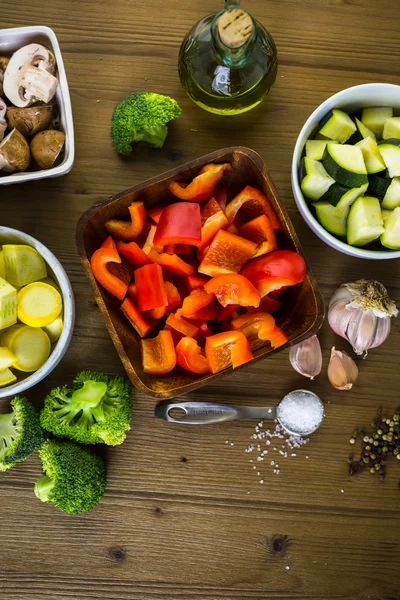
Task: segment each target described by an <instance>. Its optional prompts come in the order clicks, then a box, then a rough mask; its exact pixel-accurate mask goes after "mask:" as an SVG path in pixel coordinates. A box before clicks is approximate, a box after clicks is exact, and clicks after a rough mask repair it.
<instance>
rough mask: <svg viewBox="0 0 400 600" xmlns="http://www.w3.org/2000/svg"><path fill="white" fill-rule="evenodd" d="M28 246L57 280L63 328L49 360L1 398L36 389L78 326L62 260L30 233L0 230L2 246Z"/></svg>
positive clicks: (3, 389) (4, 390) (7, 388)
mask: <svg viewBox="0 0 400 600" xmlns="http://www.w3.org/2000/svg"><path fill="white" fill-rule="evenodd" d="M7 243H8V244H25V245H27V246H32V248H35V249H36V250H37V251H38V252H39V254H40V255H41V256H42V257H43V259H44V261H45V262H46V265H47V272H48V275H49V277H51V278H52V279H54V280H55V281H56V282H57V283H58V286H59V288H60V290H61V295H62V299H63V309H64V327H63V330H62V333H61V336H60V338H59V340H58V341H57V342H56V344H55V346H54V348H53V350H52V352H51V354H50V356H49V358H48V359H47V361H46V362H45V363H44V365H42V366H41V367H40V369H38V370H37V371H35V372H34V373H32V374H30V375H28V376H27V377H26V378H25V379H22V380H20V381H18V382H17V383H14V384H12V385H8V386H5V387H0V398H5V397H7V396H15V395H16V394H21V393H22V392H23V391H25V390H27V389H29V388H31V387H33V386H34V385H36V384H37V383H39V381H41V380H42V379H44V378H45V377H47V375H49V373H51V372H52V371H53V369H55V368H56V366H57V365H58V363H59V362H60V360H61V359H62V357H63V356H64V354H65V353H66V351H67V349H68V346H69V344H70V341H71V338H72V334H73V331H74V325H75V301H74V293H73V291H72V287H71V284H70V281H69V279H68V276H67V274H66V272H65V270H64V267H63V266H62V265H61V263H60V262H59V260H58V259H57V258H56V257H55V256H54V254H53V253H52V252H50V250H49V249H48V248H46V246H44V245H43V244H42V243H41V242H39V241H38V240H36V239H35V238H33V237H31V236H30V235H28V234H27V233H23V232H22V231H18V229H11V228H9V227H0V245H2V244H7Z"/></svg>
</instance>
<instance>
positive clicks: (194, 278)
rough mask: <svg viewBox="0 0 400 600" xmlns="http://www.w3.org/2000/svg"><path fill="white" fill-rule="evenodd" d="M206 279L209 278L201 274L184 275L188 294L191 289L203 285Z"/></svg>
mask: <svg viewBox="0 0 400 600" xmlns="http://www.w3.org/2000/svg"><path fill="white" fill-rule="evenodd" d="M207 281H209V278H208V277H204V276H202V275H189V276H188V277H184V284H185V287H186V289H187V291H188V292H189V294H190V292H192V291H193V290H195V289H197V288H201V287H203V286H204V284H205V283H207Z"/></svg>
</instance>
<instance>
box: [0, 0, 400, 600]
mask: <svg viewBox="0 0 400 600" xmlns="http://www.w3.org/2000/svg"><path fill="white" fill-rule="evenodd" d="M220 5H221V2H218V1H216V0H215V1H214V0H213V1H212V0H202V1H200V0H193V1H192V2H188V3H186V4H185V5H184V7H183V5H182V3H180V2H177V0H170V2H169V3H165V2H161V0H148V1H147V2H141V3H140V2H137V1H133V2H126V1H125V0H97V1H96V2H86V3H82V2H77V1H76V0H53V1H52V2H48V3H47V4H46V10H45V11H44V9H40V10H39V9H38V6H37V4H34V3H31V2H28V1H27V0H14V1H13V2H3V3H2V6H1V26H2V27H15V26H20V25H33V24H46V25H49V26H50V27H52V28H53V29H54V30H55V32H56V34H57V36H58V39H59V42H60V45H61V50H62V53H63V57H64V61H65V67H66V70H67V76H68V80H69V85H70V91H71V97H72V103H73V111H74V123H75V133H76V142H77V154H76V162H75V166H74V169H73V170H72V172H71V173H70V174H69V175H68V176H66V177H63V178H59V179H54V180H50V179H49V180H45V181H41V182H37V183H34V184H29V185H16V186H12V187H9V188H7V187H4V186H2V188H1V195H0V201H1V222H2V224H3V225H6V226H10V227H15V228H18V229H22V230H24V231H26V232H27V233H30V234H31V235H33V236H35V237H37V238H39V239H40V240H41V241H42V242H43V243H45V244H46V245H48V246H49V247H50V249H51V250H52V251H53V252H54V253H55V254H56V255H57V256H58V257H59V258H60V259H61V261H62V262H63V264H64V266H65V268H66V270H67V272H68V275H69V276H70V278H71V282H72V285H73V287H74V291H75V294H76V301H77V324H76V329H75V335H74V338H73V341H72V344H71V347H70V350H69V352H68V353H67V355H66V357H65V359H64V360H63V362H62V364H61V365H59V366H58V368H57V369H56V370H55V371H54V372H53V373H52V374H51V376H50V377H49V378H48V379H47V380H46V381H44V382H42V383H41V384H40V385H38V386H37V387H36V388H35V390H32V391H31V392H30V393H29V398H31V399H32V400H33V401H34V402H35V404H36V405H37V406H40V404H41V402H42V398H43V396H44V395H45V393H46V391H47V390H49V389H50V388H51V387H53V386H55V385H58V384H59V383H61V382H64V381H68V380H69V379H71V378H72V377H73V376H74V375H75V373H76V371H77V370H78V369H79V368H81V367H82V366H83V365H84V366H85V367H87V368H88V369H99V370H102V371H106V372H108V373H110V374H117V373H118V374H122V373H123V369H122V366H121V363H120V361H119V359H118V356H117V354H116V351H115V349H114V347H113V344H112V342H111V340H110V338H109V335H108V333H107V330H106V328H105V325H104V323H103V320H102V317H101V315H100V311H99V310H98V308H97V306H96V304H95V303H94V301H93V296H92V292H91V290H90V288H89V284H88V283H87V281H86V278H85V275H84V273H83V270H82V268H81V266H80V263H79V259H78V256H77V252H76V250H75V241H74V236H75V227H76V222H77V220H78V218H79V216H80V215H81V213H82V212H83V211H85V210H86V209H87V208H89V207H90V206H91V205H92V204H93V203H94V202H96V201H99V200H102V199H104V198H106V197H107V196H109V195H111V194H115V193H117V192H119V191H121V190H124V189H125V188H127V187H130V186H132V185H134V184H137V183H139V182H141V181H143V180H144V179H146V178H148V177H153V176H155V175H158V174H159V173H161V172H163V171H165V170H167V169H169V168H172V167H174V166H177V165H179V164H183V163H184V162H187V161H188V160H191V159H192V158H196V157H198V156H201V155H203V154H205V153H207V152H211V151H214V150H216V149H218V148H222V147H226V146H231V145H243V146H249V147H251V148H253V149H254V150H256V151H257V152H259V153H260V154H261V156H262V157H263V159H264V160H265V162H266V164H267V167H268V169H269V171H270V173H271V176H272V178H273V179H274V181H275V184H276V186H277V188H278V191H279V193H280V196H281V198H282V199H283V200H284V202H285V205H286V207H287V209H288V211H289V214H290V216H291V219H292V221H293V223H294V226H295V228H296V231H297V232H298V235H299V237H300V240H301V243H302V245H303V247H304V249H305V252H306V254H307V257H308V259H309V262H310V264H311V267H312V269H313V272H314V274H315V276H316V277H317V280H318V282H319V284H320V288H321V291H322V293H323V295H324V298H325V300H326V301H328V299H329V298H330V296H331V294H332V293H333V291H334V289H335V288H336V286H337V285H338V284H339V283H342V282H344V281H351V280H354V279H356V278H359V277H360V276H365V277H376V278H378V279H380V280H381V281H382V282H383V283H384V284H385V285H387V287H388V288H389V290H390V292H391V294H392V296H393V297H394V298H395V299H397V301H398V302H400V280H399V261H386V262H382V263H375V262H372V261H362V260H357V259H353V258H350V257H346V256H344V255H342V254H339V253H337V252H335V251H334V250H332V249H330V248H328V247H327V246H325V245H323V244H322V243H321V242H320V241H319V240H318V239H317V238H316V237H315V236H314V235H313V234H312V233H311V231H310V230H309V229H308V227H307V226H306V225H305V223H304V222H303V221H302V219H301V217H300V215H299V213H298V211H297V209H296V206H295V203H294V200H293V197H292V193H291V186H290V163H291V154H292V150H293V147H294V143H295V140H296V136H297V135H298V133H299V131H300V128H301V126H302V124H303V123H304V121H305V119H306V118H307V117H308V115H309V114H310V113H311V111H312V110H314V108H315V107H316V106H317V105H318V104H320V103H321V102H322V101H323V100H324V99H325V98H326V97H328V96H329V95H331V94H333V93H335V92H337V91H339V90H340V89H343V88H345V87H348V86H350V85H355V84H359V83H367V82H376V81H382V82H390V83H397V82H398V78H399V75H400V46H399V44H398V42H399V41H400V38H399V32H398V3H397V2H396V1H395V0H382V2H379V3H377V2H370V1H368V0H279V1H278V0H269V1H268V2H265V1H264V0H248V1H247V3H246V7H247V8H249V9H250V10H251V11H252V12H253V13H254V14H255V15H256V16H257V17H258V18H259V19H260V20H262V22H263V23H264V24H265V25H266V26H267V27H268V29H269V30H270V31H271V33H272V35H273V36H274V39H275V41H276V43H277V46H278V51H279V60H280V66H279V72H278V78H277V82H276V84H275V86H274V87H273V89H272V92H271V94H270V96H269V99H268V102H267V103H266V105H265V106H264V105H262V106H260V107H258V108H257V109H256V110H254V111H252V112H250V113H248V114H245V115H242V116H240V117H236V118H235V119H234V120H230V119H227V118H224V117H219V116H214V115H211V114H207V113H205V112H203V111H201V110H200V109H198V108H197V107H196V106H195V105H193V104H192V103H191V102H190V100H189V99H188V98H187V97H186V96H185V95H184V93H183V92H182V90H181V88H180V83H179V79H178V75H177V68H176V65H177V57H178V51H179V45H180V42H181V40H182V38H183V36H184V34H185V33H186V31H187V30H188V29H189V27H190V26H191V25H192V24H193V23H194V22H195V21H197V20H198V19H199V18H201V17H202V16H203V15H205V14H207V13H211V12H215V11H216V10H218V9H219V8H220ZM183 8H184V9H183ZM161 17H162V19H161ZM143 89H152V90H155V91H159V92H163V93H166V94H170V95H172V96H174V97H175V98H176V99H177V100H178V101H179V103H180V104H181V106H182V108H183V111H184V112H183V115H182V117H181V118H180V119H179V120H178V121H176V122H174V123H173V124H172V126H171V128H170V134H169V137H168V139H167V142H166V145H165V147H164V149H163V150H161V151H159V150H153V149H150V148H146V147H141V148H136V149H135V151H134V156H133V157H132V159H131V160H130V159H128V160H126V159H122V158H119V157H118V156H116V154H115V152H114V150H113V148H112V145H111V142H110V139H109V123H110V117H111V114H112V111H113V108H114V106H115V104H116V103H117V102H118V101H119V100H121V99H122V98H123V97H125V96H126V95H127V94H128V93H129V92H131V91H134V90H143ZM98 101H99V102H98ZM191 129H195V130H196V131H190V130H191ZM399 327H400V325H399V323H395V324H394V327H393V332H392V334H391V337H390V339H389V340H388V342H387V343H386V344H385V345H384V346H382V347H381V348H379V349H378V350H374V351H372V352H371V353H370V355H369V356H368V358H367V359H366V360H365V361H359V367H360V377H359V382H358V383H357V385H356V387H355V389H354V390H352V391H351V392H349V393H340V392H336V391H335V390H333V388H331V387H330V385H329V383H328V381H327V379H326V375H325V374H322V375H321V376H320V377H318V378H317V380H316V381H315V382H313V383H311V384H309V383H308V382H307V381H306V380H304V379H303V378H301V377H300V376H298V375H297V374H296V373H295V372H294V371H292V370H291V368H290V367H289V364H288V356H287V352H282V353H280V354H277V355H276V356H273V357H271V358H270V359H267V360H265V361H262V362H260V363H257V364H255V365H254V366H252V367H251V368H249V369H244V370H241V371H239V372H238V373H236V374H233V375H231V376H229V377H226V378H224V379H221V380H219V381H216V382H215V383H213V384H212V385H210V386H207V387H205V388H203V389H201V390H199V391H197V392H194V393H193V394H191V395H190V397H191V398H198V399H204V400H211V399H213V400H214V399H218V400H227V401H233V402H235V401H236V402H240V401H242V400H243V399H244V398H245V400H246V403H249V404H250V403H252V404H254V405H256V404H259V405H261V404H269V403H275V402H277V400H278V399H280V398H281V397H282V396H283V395H284V394H285V393H286V392H287V391H289V390H290V389H293V388H296V387H304V386H305V387H310V388H311V389H313V390H314V391H315V392H316V393H318V394H319V395H320V396H321V397H322V398H323V400H324V401H325V403H326V412H327V417H326V420H325V422H324V424H323V427H322V428H321V430H320V431H319V432H318V433H316V434H315V435H314V436H313V437H312V440H311V442H310V443H309V445H307V446H306V447H305V448H302V449H300V450H299V451H298V452H297V456H296V457H291V458H290V459H289V458H288V459H287V460H286V461H285V462H284V464H282V468H281V472H280V474H279V475H274V474H272V473H271V468H269V469H268V468H267V467H266V466H265V467H264V469H263V470H262V472H263V476H264V480H265V483H264V484H263V485H260V484H259V478H258V477H257V476H256V475H255V470H253V468H252V464H251V463H250V462H249V459H250V456H249V455H248V454H246V453H245V452H244V449H245V448H246V446H247V445H248V444H249V443H250V441H251V439H250V437H251V435H252V433H253V432H254V423H250V422H238V423H232V424H230V425H229V426H226V425H225V426H222V425H218V426H212V427H204V428H189V427H182V428H180V427H176V426H174V425H173V424H169V423H161V422H156V421H155V419H154V417H153V411H154V406H155V402H156V401H155V400H153V399H151V398H149V397H147V396H145V395H144V394H142V393H139V392H137V391H135V392H134V394H133V406H134V415H133V422H132V432H131V433H130V434H129V436H128V439H127V441H126V442H125V443H124V444H123V445H122V446H120V447H117V448H108V449H105V450H104V454H105V456H106V459H107V465H108V480H109V485H108V489H107V491H106V494H105V497H104V500H103V501H102V503H101V504H100V505H99V506H98V507H97V508H96V509H95V510H94V511H93V512H92V513H90V514H87V515H78V516H71V515H65V514H62V513H60V512H57V511H56V510H53V509H52V507H51V506H46V505H42V504H40V503H39V502H38V501H37V500H36V499H35V498H34V496H33V485H34V482H35V481H36V479H37V478H38V477H39V476H40V473H41V468H40V463H39V459H38V457H37V455H34V456H33V457H32V458H30V459H29V460H28V461H26V462H25V463H23V464H21V465H20V466H18V467H16V468H15V469H14V470H12V471H10V472H7V473H4V474H1V475H0V548H1V550H0V598H1V599H2V600H3V598H4V600H64V599H69V598H74V599H76V600H87V599H92V598H96V599H97V600H188V599H190V598H193V599H196V600H222V599H229V600H231V599H232V600H236V599H238V600H267V599H268V600H272V599H273V600H370V599H372V600H399V599H400V589H399V588H400V586H399V578H398V565H399V561H400V546H399V542H398V540H399V533H400V511H399V499H400V496H399V494H400V490H399V488H398V479H399V477H400V470H399V468H400V465H399V464H398V463H397V461H396V462H395V463H392V464H390V465H389V467H388V478H387V480H386V481H385V483H381V482H380V481H379V480H378V478H373V477H372V476H369V475H368V474H365V475H363V476H361V477H360V478H358V479H353V480H349V478H348V476H347V465H346V459H347V456H348V453H349V448H350V447H349V444H348V439H349V434H350V433H351V431H352V429H353V427H354V426H356V425H364V424H368V423H369V422H370V420H371V418H372V417H373V416H374V413H375V410H376V408H377V407H378V406H379V405H381V406H383V407H384V408H385V409H387V410H388V411H389V410H393V409H394V408H395V407H396V406H397V405H398V403H399V397H398V389H399V370H398V361H399V347H400V330H399ZM320 338H321V342H322V345H323V349H324V372H325V367H326V364H327V360H328V354H329V348H330V347H331V346H332V345H333V344H335V345H337V346H338V347H339V348H341V349H346V344H345V343H344V342H343V341H342V340H340V339H338V338H337V337H336V336H335V335H334V334H333V333H332V332H331V331H330V330H329V328H328V326H327V324H325V325H324V327H323V329H322V331H321V336H320ZM226 440H229V442H231V443H233V444H234V446H231V445H230V444H226V443H225V441H226ZM306 456H309V458H308V459H306ZM281 462H282V461H281ZM260 471H261V470H260ZM342 490H343V491H342ZM248 492H251V493H250V494H248ZM286 567H289V569H287V568H286Z"/></svg>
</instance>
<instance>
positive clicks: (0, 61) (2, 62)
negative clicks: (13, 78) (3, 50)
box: [0, 56, 10, 96]
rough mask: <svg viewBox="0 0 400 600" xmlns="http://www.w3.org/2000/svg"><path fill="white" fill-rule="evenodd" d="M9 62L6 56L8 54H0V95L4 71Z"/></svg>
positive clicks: (1, 93)
mask: <svg viewBox="0 0 400 600" xmlns="http://www.w3.org/2000/svg"><path fill="white" fill-rule="evenodd" d="M9 62H10V59H9V58H8V56H0V96H2V95H3V79H4V73H5V70H6V68H7V65H8V63H9Z"/></svg>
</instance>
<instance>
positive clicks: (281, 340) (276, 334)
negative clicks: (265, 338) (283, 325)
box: [269, 325, 288, 348]
mask: <svg viewBox="0 0 400 600" xmlns="http://www.w3.org/2000/svg"><path fill="white" fill-rule="evenodd" d="M269 341H270V342H271V346H272V347H273V348H279V347H280V346H283V345H284V344H286V342H287V341H288V337H287V335H286V334H285V333H284V332H283V331H282V329H280V328H279V327H278V325H275V328H274V330H273V332H272V333H271V335H270V337H269Z"/></svg>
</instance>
